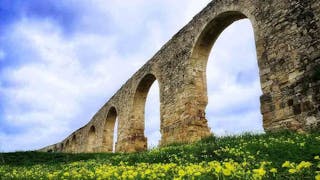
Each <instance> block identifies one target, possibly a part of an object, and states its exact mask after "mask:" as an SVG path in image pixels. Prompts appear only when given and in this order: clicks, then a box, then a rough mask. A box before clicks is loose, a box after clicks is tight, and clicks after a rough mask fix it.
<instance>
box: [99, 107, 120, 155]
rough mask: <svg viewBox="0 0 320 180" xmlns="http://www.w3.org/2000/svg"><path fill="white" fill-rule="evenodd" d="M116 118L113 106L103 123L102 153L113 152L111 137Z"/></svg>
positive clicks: (115, 110) (116, 114)
mask: <svg viewBox="0 0 320 180" xmlns="http://www.w3.org/2000/svg"><path fill="white" fill-rule="evenodd" d="M117 117H118V113H117V109H116V108H115V107H114V106H112V107H111V108H109V110H108V113H107V117H106V120H105V123H104V130H103V140H102V146H103V151H105V152H112V151H113V140H114V138H113V136H114V129H115V124H116V120H117ZM117 132H118V131H117Z"/></svg>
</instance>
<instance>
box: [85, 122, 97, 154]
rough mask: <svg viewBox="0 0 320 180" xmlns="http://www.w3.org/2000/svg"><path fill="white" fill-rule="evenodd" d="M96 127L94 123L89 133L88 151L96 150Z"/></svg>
mask: <svg viewBox="0 0 320 180" xmlns="http://www.w3.org/2000/svg"><path fill="white" fill-rule="evenodd" d="M96 139H97V137H96V128H95V127H94V126H93V125H92V126H91V127H90V129H89V133H88V142H87V151H88V152H94V150H95V146H96Z"/></svg>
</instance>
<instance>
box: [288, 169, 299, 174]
mask: <svg viewBox="0 0 320 180" xmlns="http://www.w3.org/2000/svg"><path fill="white" fill-rule="evenodd" d="M296 172H297V170H296V169H289V173H290V174H294V173H296Z"/></svg>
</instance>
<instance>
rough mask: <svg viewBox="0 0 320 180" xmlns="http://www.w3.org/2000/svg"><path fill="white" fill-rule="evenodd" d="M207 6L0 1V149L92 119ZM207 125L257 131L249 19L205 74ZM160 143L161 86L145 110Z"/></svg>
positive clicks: (184, 0)
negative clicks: (134, 74)
mask: <svg viewBox="0 0 320 180" xmlns="http://www.w3.org/2000/svg"><path fill="white" fill-rule="evenodd" d="M208 2H209V0H177V1H172V0H152V1H150V0H149V1H148V0H130V1H126V2H125V3H124V1H121V0H112V1H111V0H77V1H75V0H65V1H55V0H47V1H41V0H29V1H25V0H15V1H12V0H1V1H0V19H1V20H0V151H16V150H32V149H37V148H40V147H43V146H46V145H49V144H53V143H56V142H58V141H61V140H62V139H63V138H65V137H66V136H67V135H69V134H70V133H72V132H73V131H74V130H76V129H78V128H80V127H82V126H83V125H85V124H86V123H87V122H88V121H89V120H90V119H91V117H92V116H93V115H94V113H95V112H96V111H97V110H98V109H99V108H100V107H101V106H102V105H103V104H104V103H105V102H106V101H107V100H108V99H109V98H110V97H111V96H112V95H113V94H114V93H115V92H116V91H117V90H118V89H119V88H120V86H121V85H122V84H123V83H125V81H126V80H127V79H128V78H129V77H130V76H131V75H132V74H133V73H134V72H136V71H137V70H138V69H139V67H141V65H143V64H144V63H145V62H146V61H147V60H148V59H149V58H150V57H152V56H153V55H154V54H155V53H156V52H157V51H158V50H159V49H160V48H161V46H162V45H163V44H164V43H165V42H166V41H168V40H169V39H170V38H171V37H172V36H173V35H174V34H175V33H176V32H178V30H179V29H181V28H182V27H183V26H184V25H185V24H187V23H188V22H189V21H190V20H191V19H192V17H193V16H194V15H195V14H196V13H198V12H199V11H200V10H201V9H202V8H204V7H205V6H206V4H207V3H208ZM207 76H208V77H207V80H208V95H209V104H208V106H207V111H206V113H207V119H208V121H209V126H210V128H211V130H212V131H213V132H214V133H215V134H217V135H226V134H234V133H241V132H245V131H254V132H261V131H262V122H261V115H260V111H259V96H260V94H261V90H260V82H259V77H258V67H257V60H256V54H255V45H254V37H253V30H252V27H251V24H250V21H249V20H241V21H238V22H236V23H234V24H232V25H231V26H229V27H228V28H227V29H226V30H225V31H224V32H223V33H222V34H221V36H220V37H219V39H218V40H217V42H216V43H215V45H214V48H213V50H212V52H211V55H210V59H209V61H208V68H207ZM145 132H146V136H147V137H148V143H149V145H150V146H152V145H153V146H154V145H156V144H157V142H158V141H159V139H160V133H159V90H158V85H157V82H156V83H154V84H153V86H152V88H151V91H150V93H149V95H148V98H147V104H146V129H145Z"/></svg>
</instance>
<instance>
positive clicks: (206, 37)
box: [188, 10, 259, 136]
mask: <svg viewBox="0 0 320 180" xmlns="http://www.w3.org/2000/svg"><path fill="white" fill-rule="evenodd" d="M247 13H248V12H247ZM241 19H249V20H250V22H251V25H252V27H253V29H254V30H256V29H257V28H256V27H254V24H255V19H254V17H252V16H247V15H245V14H244V13H242V12H240V11H235V10H232V11H225V12H221V13H220V14H218V15H216V16H214V17H213V19H212V20H209V21H208V23H206V24H205V25H204V27H203V29H201V31H200V33H199V35H198V36H197V38H196V41H195V43H194V46H193V47H192V50H191V55H190V59H189V61H190V64H191V66H188V68H189V69H191V70H192V71H193V75H192V78H194V82H195V83H194V85H193V86H194V87H193V89H195V92H194V95H195V96H196V101H197V107H198V114H200V116H201V118H206V116H205V114H206V113H205V110H206V106H207V104H208V93H207V64H208V59H209V55H210V52H211V50H212V47H213V45H214V44H215V41H216V40H217V38H218V37H219V36H220V34H221V33H222V32H223V31H224V30H225V29H226V28H227V27H228V26H230V25H231V24H232V23H233V22H235V21H238V20H241ZM257 54H258V53H257ZM258 61H259V60H258ZM239 118H240V117H239ZM203 123H204V124H207V122H206V121H203ZM203 129H204V131H203V130H202V132H206V131H207V130H206V129H205V128H203ZM213 133H214V132H213ZM203 135H204V136H206V134H203Z"/></svg>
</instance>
